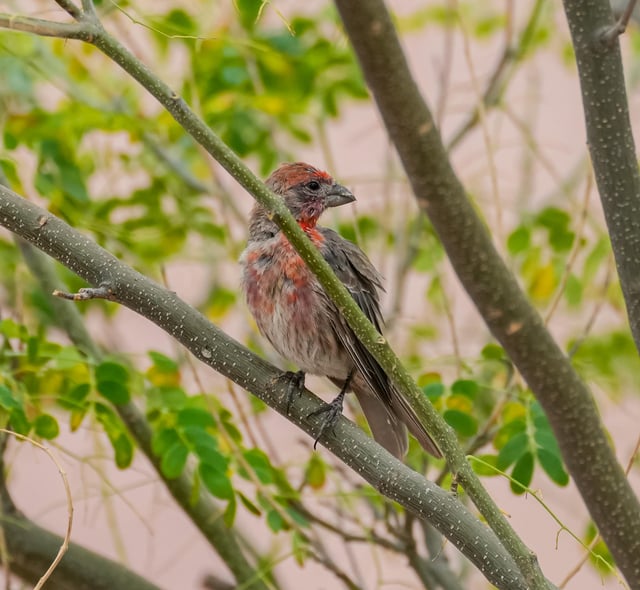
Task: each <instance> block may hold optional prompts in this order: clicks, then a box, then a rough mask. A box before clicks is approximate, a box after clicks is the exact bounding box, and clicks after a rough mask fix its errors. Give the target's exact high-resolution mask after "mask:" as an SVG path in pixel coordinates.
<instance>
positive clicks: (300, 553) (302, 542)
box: [291, 531, 309, 566]
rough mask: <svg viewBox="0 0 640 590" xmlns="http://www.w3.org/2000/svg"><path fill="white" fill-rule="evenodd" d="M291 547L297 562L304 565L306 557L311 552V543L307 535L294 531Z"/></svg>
mask: <svg viewBox="0 0 640 590" xmlns="http://www.w3.org/2000/svg"><path fill="white" fill-rule="evenodd" d="M291 549H292V553H293V557H294V559H295V560H296V563H297V564H298V565H299V566H303V565H304V561H305V558H306V557H307V555H308V554H309V543H308V541H307V539H306V538H305V536H304V535H302V534H301V533H300V532H298V531H294V532H293V534H292V535H291Z"/></svg>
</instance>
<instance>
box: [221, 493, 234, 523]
mask: <svg viewBox="0 0 640 590" xmlns="http://www.w3.org/2000/svg"><path fill="white" fill-rule="evenodd" d="M237 510H238V502H236V497H235V496H234V495H232V496H231V498H229V502H227V507H226V508H225V509H224V514H223V515H222V521H223V522H224V524H225V526H226V527H227V528H228V529H230V528H231V527H232V526H233V522H234V521H235V519H236V512H237Z"/></svg>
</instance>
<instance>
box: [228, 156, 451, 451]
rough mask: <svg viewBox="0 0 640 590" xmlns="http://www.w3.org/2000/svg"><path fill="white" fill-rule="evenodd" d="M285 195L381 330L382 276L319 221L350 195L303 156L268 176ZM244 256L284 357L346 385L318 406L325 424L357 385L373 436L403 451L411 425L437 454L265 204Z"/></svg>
mask: <svg viewBox="0 0 640 590" xmlns="http://www.w3.org/2000/svg"><path fill="white" fill-rule="evenodd" d="M266 184H267V186H268V187H269V188H270V189H271V190H272V191H273V192H274V193H276V194H277V195H280V196H281V197H282V198H283V200H284V202H285V204H286V205H287V207H288V209H289V211H291V214H292V215H293V217H294V218H295V219H296V221H297V222H298V224H299V225H300V227H301V228H302V229H303V230H304V232H305V233H306V234H307V236H308V237H309V239H310V240H311V241H312V242H313V244H315V246H316V247H317V248H318V249H319V250H320V252H321V254H322V255H323V257H324V259H325V260H326V261H327V262H328V263H329V266H331V268H332V269H333V272H334V273H335V274H336V276H337V277H338V278H339V279H340V280H341V281H342V282H343V283H344V285H345V287H346V288H347V289H348V291H349V292H350V293H351V295H352V296H353V298H354V299H355V301H356V303H357V304H358V305H359V306H360V309H362V311H363V312H364V314H365V315H366V316H367V317H368V318H369V320H370V321H371V322H372V323H373V325H374V326H375V327H376V329H377V330H378V331H379V332H381V327H382V324H383V318H382V314H381V312H380V300H379V291H380V290H382V288H383V287H382V277H381V276H380V274H379V273H378V271H377V270H376V269H375V268H374V266H373V264H371V261H370V260H369V259H368V258H367V256H366V254H365V253H364V252H363V251H362V250H361V249H360V248H358V246H356V245H355V244H353V243H352V242H350V241H348V240H346V239H344V238H343V237H342V236H340V235H339V234H338V233H336V232H335V231H333V230H332V229H329V228H326V227H322V226H319V225H318V220H319V218H320V216H321V215H322V213H323V212H324V211H325V209H327V208H329V207H338V206H340V205H346V204H347V203H351V202H353V201H354V200H355V197H354V196H353V194H352V193H351V192H350V191H349V190H348V189H347V188H345V187H344V186H342V185H340V184H338V183H336V182H335V181H334V180H333V178H332V177H331V176H329V174H327V173H326V172H322V171H321V170H318V169H316V168H314V167H313V166H310V165H309V164H305V163H302V162H296V163H294V164H283V165H281V166H280V167H279V168H278V169H277V170H276V171H275V172H273V174H271V176H270V177H269V178H268V179H267V181H266ZM240 263H241V265H242V269H243V277H242V289H243V291H244V294H245V297H246V300H247V304H248V306H249V309H250V311H251V313H252V314H253V317H254V318H255V320H256V323H257V325H258V329H259V330H260V332H261V333H262V335H263V336H265V337H266V338H267V339H268V340H269V342H270V343H271V344H272V345H273V347H274V348H275V349H276V350H277V351H278V353H280V354H281V355H282V356H283V357H284V358H286V359H287V360H289V361H291V362H292V363H294V364H296V365H297V366H298V367H299V368H300V369H301V371H300V372H299V373H298V374H296V375H298V376H299V382H298V383H297V385H298V386H300V387H301V386H302V384H303V383H304V373H310V374H312V375H324V376H326V377H328V378H329V379H331V381H333V382H334V383H335V384H336V385H337V386H338V387H340V388H341V391H340V394H339V395H338V396H337V397H336V399H334V400H333V401H332V402H331V403H330V404H328V405H327V406H326V408H324V409H323V410H321V411H320V412H319V413H324V412H326V413H327V417H326V419H325V422H324V424H323V430H324V428H325V426H328V425H330V424H332V423H333V421H334V420H335V419H337V417H338V415H339V414H340V413H341V412H342V403H343V399H344V395H345V393H346V392H347V391H349V390H352V391H353V392H354V393H355V394H356V396H357V398H358V402H359V403H360V406H361V408H362V411H363V412H364V415H365V417H366V419H367V421H368V423H369V426H370V427H371V431H372V433H373V436H374V438H375V439H376V440H377V441H378V442H379V443H380V444H381V445H382V446H384V447H385V448H386V449H387V450H388V451H389V452H391V453H392V454H393V455H395V456H396V457H398V458H402V457H404V455H405V454H406V451H407V431H406V429H407V428H408V429H409V431H410V432H411V434H413V436H415V437H416V439H417V440H418V442H419V443H420V444H421V445H422V446H423V447H424V448H425V449H426V450H427V451H428V452H429V453H431V454H432V455H435V456H436V457H440V456H441V454H440V451H439V449H438V447H437V446H436V444H435V443H434V441H433V439H432V438H431V437H430V436H429V434H428V432H427V431H426V430H425V428H424V426H423V425H422V424H421V423H420V421H419V420H418V418H417V417H416V415H415V413H414V411H413V410H412V409H411V406H410V405H409V403H408V402H407V401H406V400H405V399H404V397H403V396H402V395H401V394H400V393H399V392H398V390H397V389H396V388H395V387H394V386H393V385H392V383H391V382H390V380H389V378H388V377H387V375H386V373H385V372H384V371H383V370H382V368H381V367H380V365H379V364H378V362H377V361H376V360H375V358H374V357H373V356H372V355H371V353H370V352H369V351H368V350H367V349H366V348H365V346H364V345H363V344H362V343H361V342H360V341H359V340H358V338H357V337H356V335H355V334H354V333H353V330H352V329H351V328H350V327H349V325H348V324H347V322H346V320H345V319H344V318H343V317H342V315H341V313H340V312H339V310H338V309H337V307H336V306H335V304H334V303H333V301H331V299H330V298H329V297H328V296H327V295H326V293H325V291H324V289H323V287H322V285H321V284H320V283H319V281H318V279H317V278H316V277H315V275H314V274H313V273H312V272H311V270H309V268H307V266H306V264H305V263H304V261H303V260H302V259H301V258H300V256H299V255H298V253H297V252H296V251H295V249H294V248H293V246H292V245H291V244H290V243H289V241H288V240H287V238H286V236H285V235H284V234H283V233H282V232H281V231H280V228H279V227H278V226H277V225H276V223H275V222H274V221H273V220H272V218H271V216H270V215H269V213H268V212H267V210H266V209H265V208H264V207H262V206H261V205H260V204H256V206H255V207H254V209H253V211H252V213H251V218H250V222H249V241H248V244H247V248H246V250H245V251H244V252H243V254H242V256H241V258H240Z"/></svg>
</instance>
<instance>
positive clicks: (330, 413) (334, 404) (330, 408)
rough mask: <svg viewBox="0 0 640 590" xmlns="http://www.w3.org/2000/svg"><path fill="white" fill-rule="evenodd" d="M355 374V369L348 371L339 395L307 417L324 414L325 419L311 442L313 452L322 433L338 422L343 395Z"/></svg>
mask: <svg viewBox="0 0 640 590" xmlns="http://www.w3.org/2000/svg"><path fill="white" fill-rule="evenodd" d="M355 372H356V369H355V367H354V368H353V369H351V371H349V374H348V375H347V378H346V379H345V380H344V385H343V386H342V389H341V390H340V393H339V394H338V395H337V396H336V397H335V398H334V399H333V400H332V401H331V402H329V403H328V404H326V405H325V406H324V407H322V408H319V409H317V410H315V411H313V412H311V414H309V415H308V416H307V418H311V416H319V415H320V414H326V417H325V419H324V420H323V422H322V425H321V426H320V432H319V433H318V436H317V437H316V440H315V441H314V442H313V450H314V451H315V449H316V446H317V445H318V441H319V440H320V437H321V436H322V434H323V433H324V431H325V430H326V429H327V428H332V427H333V426H334V425H335V423H336V420H338V418H339V417H340V416H341V415H342V405H343V402H344V395H345V393H347V390H348V389H349V385H351V380H352V379H353V375H354V373H355Z"/></svg>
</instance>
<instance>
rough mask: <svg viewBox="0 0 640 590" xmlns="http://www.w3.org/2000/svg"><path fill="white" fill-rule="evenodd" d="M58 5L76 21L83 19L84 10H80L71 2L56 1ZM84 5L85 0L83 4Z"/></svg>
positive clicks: (67, 0)
mask: <svg viewBox="0 0 640 590" xmlns="http://www.w3.org/2000/svg"><path fill="white" fill-rule="evenodd" d="M55 1H56V4H57V5H58V6H59V7H60V8H62V10H64V11H65V12H67V13H69V14H70V15H71V16H72V17H73V18H74V19H75V20H80V19H81V18H82V10H80V8H78V7H77V6H76V5H75V4H74V3H73V2H71V0H55ZM82 4H83V5H84V0H83V2H82Z"/></svg>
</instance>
